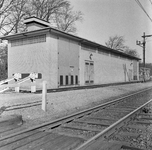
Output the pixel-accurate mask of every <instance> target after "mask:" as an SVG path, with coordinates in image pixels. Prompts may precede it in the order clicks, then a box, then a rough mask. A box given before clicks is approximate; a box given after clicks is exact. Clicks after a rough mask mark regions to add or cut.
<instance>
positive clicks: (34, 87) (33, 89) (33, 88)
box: [31, 81, 36, 93]
mask: <svg viewBox="0 0 152 150" xmlns="http://www.w3.org/2000/svg"><path fill="white" fill-rule="evenodd" d="M32 83H36V82H35V81H33V82H32ZM34 92H36V85H32V86H31V93H34Z"/></svg>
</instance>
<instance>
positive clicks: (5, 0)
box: [0, 0, 13, 34]
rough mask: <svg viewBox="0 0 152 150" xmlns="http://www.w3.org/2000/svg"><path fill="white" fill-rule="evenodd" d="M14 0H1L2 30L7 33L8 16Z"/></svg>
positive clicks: (0, 29)
mask: <svg viewBox="0 0 152 150" xmlns="http://www.w3.org/2000/svg"><path fill="white" fill-rule="evenodd" d="M12 4H13V0H0V32H1V34H5V33H6V32H7V30H6V28H5V27H6V26H7V24H8V23H7V21H6V20H7V17H8V16H9V15H10V14H11V11H10V9H11V8H12Z"/></svg>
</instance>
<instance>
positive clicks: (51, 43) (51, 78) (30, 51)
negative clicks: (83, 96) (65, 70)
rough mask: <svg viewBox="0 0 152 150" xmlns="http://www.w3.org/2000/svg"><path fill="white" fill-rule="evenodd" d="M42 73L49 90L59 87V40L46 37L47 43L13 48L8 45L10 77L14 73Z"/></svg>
mask: <svg viewBox="0 0 152 150" xmlns="http://www.w3.org/2000/svg"><path fill="white" fill-rule="evenodd" d="M31 72H36V73H41V74H42V79H38V80H37V81H38V82H42V81H43V80H47V81H48V88H51V87H57V39H56V38H54V37H51V36H50V34H49V33H47V36H46V42H42V43H33V44H27V45H20V46H14V47H11V44H10V43H9V45H8V76H9V77H12V74H14V73H31Z"/></svg>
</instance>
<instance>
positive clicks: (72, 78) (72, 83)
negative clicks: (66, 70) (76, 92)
mask: <svg viewBox="0 0 152 150" xmlns="http://www.w3.org/2000/svg"><path fill="white" fill-rule="evenodd" d="M71 85H73V76H71Z"/></svg>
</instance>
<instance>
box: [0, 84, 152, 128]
mask: <svg viewBox="0 0 152 150" xmlns="http://www.w3.org/2000/svg"><path fill="white" fill-rule="evenodd" d="M148 87H152V82H146V83H133V84H125V85H116V86H108V87H100V88H93V89H81V90H73V91H63V92H54V93H48V94H47V102H48V104H47V111H46V112H44V111H43V110H42V109H41V105H33V106H31V107H25V108H24V107H22V109H15V110H11V109H10V110H9V109H6V110H5V111H4V112H3V113H2V114H1V117H3V116H5V115H12V114H17V115H22V118H23V120H24V121H25V123H24V124H25V125H27V127H30V126H31V125H36V124H39V123H42V122H46V121H49V120H54V119H56V118H58V117H62V116H65V115H68V114H71V113H74V112H77V111H80V110H82V109H84V108H89V107H92V106H95V105H97V104H101V103H104V102H107V101H110V100H112V99H115V98H117V97H119V96H122V95H128V94H129V93H132V92H134V91H139V90H142V89H145V88H148ZM41 100H42V94H32V93H4V94H0V108H1V107H3V106H5V107H6V108H11V107H14V106H17V107H18V108H19V107H20V106H25V105H27V104H29V105H28V106H30V104H32V103H37V102H41ZM8 110H9V111H8Z"/></svg>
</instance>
